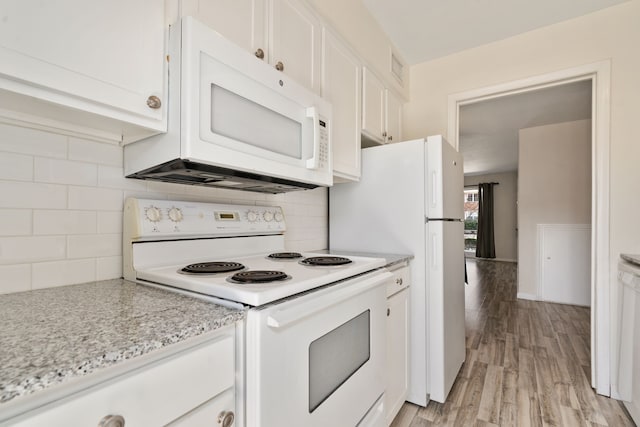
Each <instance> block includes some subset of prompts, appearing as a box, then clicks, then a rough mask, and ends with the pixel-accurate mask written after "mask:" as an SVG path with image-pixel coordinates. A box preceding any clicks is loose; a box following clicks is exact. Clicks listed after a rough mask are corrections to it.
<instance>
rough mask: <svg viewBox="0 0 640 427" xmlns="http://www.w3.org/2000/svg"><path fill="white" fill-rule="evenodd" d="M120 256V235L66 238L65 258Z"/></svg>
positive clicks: (91, 235) (90, 235)
mask: <svg viewBox="0 0 640 427" xmlns="http://www.w3.org/2000/svg"><path fill="white" fill-rule="evenodd" d="M121 254H122V234H120V233H117V234H116V233H113V234H89V235H84V234H83V235H77V236H68V237H67V258H69V259H73V258H88V257H107V256H117V255H121Z"/></svg>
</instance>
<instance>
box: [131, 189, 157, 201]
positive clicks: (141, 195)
mask: <svg viewBox="0 0 640 427" xmlns="http://www.w3.org/2000/svg"><path fill="white" fill-rule="evenodd" d="M129 197H135V198H137V199H153V200H167V194H166V193H154V192H149V191H129V190H124V199H125V200H126V199H128V198H129Z"/></svg>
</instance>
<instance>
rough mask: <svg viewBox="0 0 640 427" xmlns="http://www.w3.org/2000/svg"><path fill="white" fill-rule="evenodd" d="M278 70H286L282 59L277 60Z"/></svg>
mask: <svg viewBox="0 0 640 427" xmlns="http://www.w3.org/2000/svg"><path fill="white" fill-rule="evenodd" d="M276 70H278V71H284V64H283V63H282V61H278V62H276Z"/></svg>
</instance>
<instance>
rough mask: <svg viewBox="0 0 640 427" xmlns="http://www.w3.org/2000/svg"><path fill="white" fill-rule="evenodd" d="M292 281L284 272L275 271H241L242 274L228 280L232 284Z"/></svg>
mask: <svg viewBox="0 0 640 427" xmlns="http://www.w3.org/2000/svg"><path fill="white" fill-rule="evenodd" d="M287 279H291V276H288V275H287V274H286V273H284V272H282V271H274V270H248V271H241V272H240V273H236V274H234V275H233V276H231V277H230V278H228V279H227V280H228V281H229V282H231V283H244V284H249V283H269V282H279V281H282V280H287Z"/></svg>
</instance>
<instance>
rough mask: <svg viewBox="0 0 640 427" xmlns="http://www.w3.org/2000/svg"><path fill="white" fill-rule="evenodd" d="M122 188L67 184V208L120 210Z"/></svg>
mask: <svg viewBox="0 0 640 427" xmlns="http://www.w3.org/2000/svg"><path fill="white" fill-rule="evenodd" d="M122 208H123V200H122V190H113V189H108V188H96V187H75V186H69V209H81V210H96V211H122Z"/></svg>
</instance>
